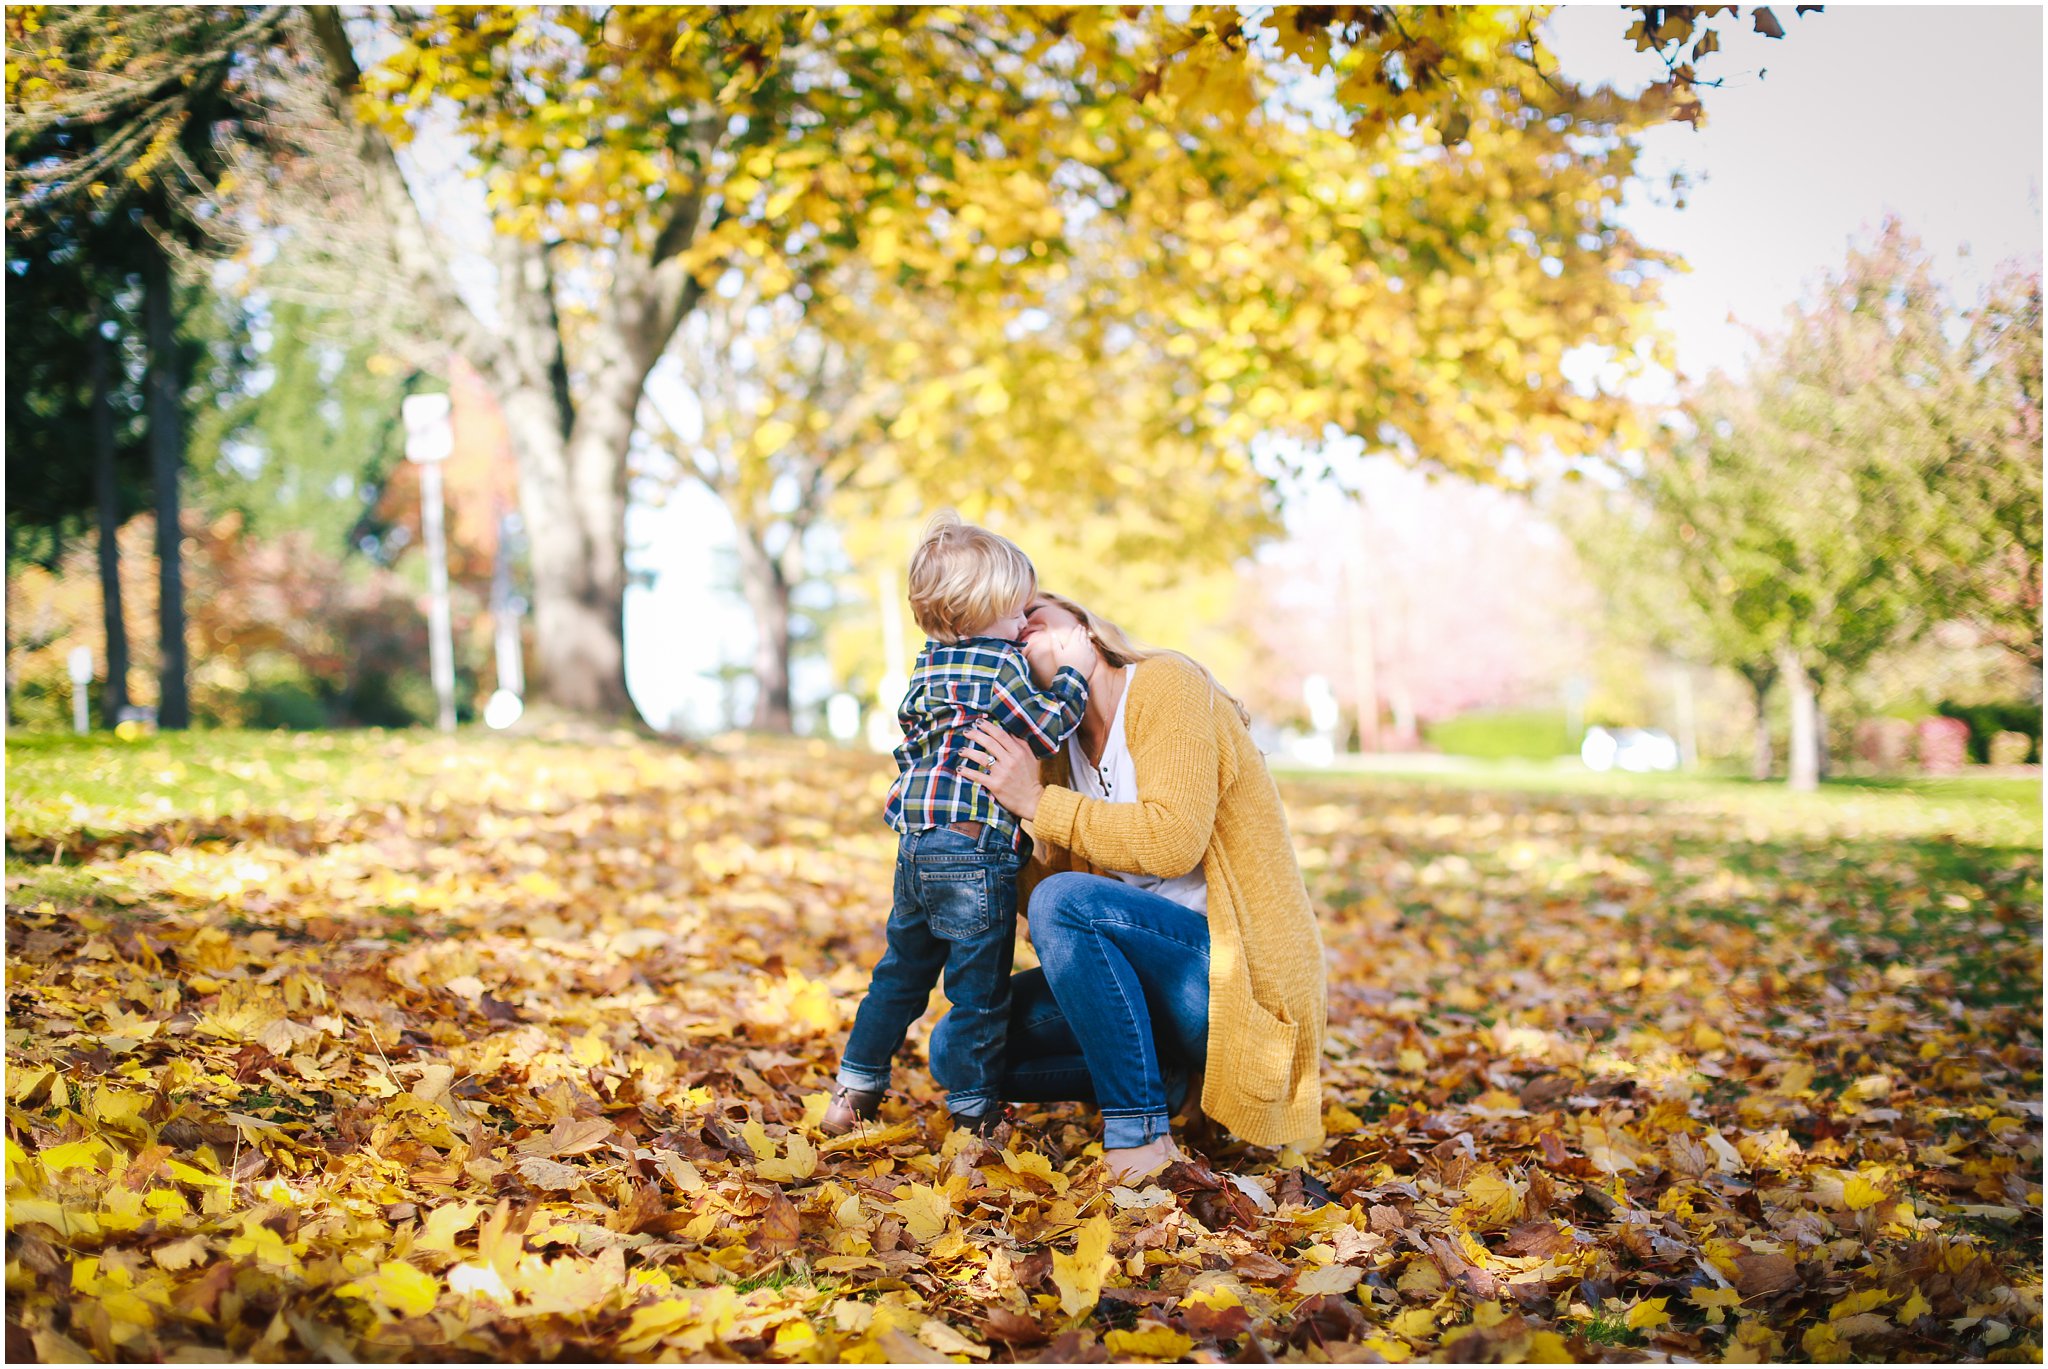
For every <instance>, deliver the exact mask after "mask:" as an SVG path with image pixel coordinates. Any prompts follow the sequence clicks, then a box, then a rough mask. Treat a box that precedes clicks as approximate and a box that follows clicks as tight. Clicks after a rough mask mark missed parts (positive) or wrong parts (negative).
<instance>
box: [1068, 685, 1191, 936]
mask: <svg viewBox="0 0 2048 1369" xmlns="http://www.w3.org/2000/svg"><path fill="white" fill-rule="evenodd" d="M1137 669H1138V667H1137V666H1136V665H1135V664H1133V665H1127V666H1125V667H1124V692H1123V695H1122V697H1121V698H1119V699H1118V700H1117V701H1116V716H1115V717H1114V718H1112V719H1110V722H1109V740H1108V741H1106V742H1104V743H1103V746H1102V764H1101V766H1099V767H1097V766H1095V765H1091V764H1090V763H1089V761H1088V753H1087V751H1086V750H1085V749H1083V747H1082V746H1081V729H1080V728H1078V727H1077V728H1075V729H1074V730H1073V731H1072V732H1070V733H1068V734H1067V767H1068V771H1069V773H1070V774H1071V775H1072V776H1073V779H1074V788H1075V790H1076V791H1077V792H1078V793H1080V794H1081V795H1082V796H1083V797H1085V798H1091V799H1103V800H1106V801H1107V802H1110V803H1136V802H1137V801H1138V776H1137V774H1136V772H1135V769H1134V767H1133V766H1132V765H1131V749H1130V747H1129V746H1127V745H1125V743H1124V702H1125V701H1126V700H1128V699H1129V698H1130V697H1131V676H1132V675H1133V674H1134V673H1135V672H1136V671H1137ZM1109 873H1111V874H1113V875H1115V876H1116V877H1117V878H1118V879H1120V880H1122V881H1123V882H1124V883H1126V884H1130V885H1134V886H1136V887H1137V888H1140V889H1144V890H1146V891H1147V892H1150V893H1154V894H1158V895H1159V896H1160V897H1161V898H1170V899H1172V900H1173V901H1174V902H1175V903H1178V904H1179V905H1180V906H1181V907H1183V908H1191V909H1193V910H1194V911H1195V912H1198V913H1200V914H1202V915H1203V916H1204V917H1207V916H1208V915H1209V881H1208V880H1207V879H1206V878H1205V877H1204V876H1203V874H1202V867H1201V866H1199V865H1197V866H1196V867H1195V868H1194V869H1192V870H1190V871H1188V872H1187V873H1186V874H1184V875H1181V876H1180V877H1178V878H1176V879H1162V878H1160V877H1159V876H1158V875H1134V874H1127V873H1125V872H1124V871H1122V870H1112V871H1110V872H1109Z"/></svg>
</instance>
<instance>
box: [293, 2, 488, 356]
mask: <svg viewBox="0 0 2048 1369" xmlns="http://www.w3.org/2000/svg"><path fill="white" fill-rule="evenodd" d="M306 22H307V26H308V27H309V28H310V29H311V31H312V34H313V38H314V42H315V44H316V45H317V46H318V48H319V51H320V54H321V57H322V59H323V62H324V64H325V66H326V68H327V75H328V81H329V92H328V93H329V97H330V102H331V104H332V105H333V107H334V112H335V114H336V116H337V117H338V118H339V119H340V120H341V122H342V124H343V125H344V127H347V128H349V129H351V130H352V131H353V133H354V141H355V149H354V150H355V154H356V156H357V158H358V159H359V160H360V161H361V163H362V166H363V172H364V176H363V188H364V192H365V194H366V195H367V197H368V198H369V200H370V203H371V204H372V205H373V206H374V208H375V209H376V211H377V212H378V213H380V214H382V215H383V216H384V218H385V220H386V221H387V222H388V223H389V224H390V226H391V245H392V252H393V255H395V256H396V257H397V259H398V264H399V268H400V270H402V271H403V272H404V273H405V275H406V277H407V282H406V283H407V285H408V286H409V287H410V288H411V289H412V291H413V292H414V293H415V295H416V296H417V297H418V299H419V301H420V305H421V308H422V310H423V312H424V313H426V314H427V315H428V316H430V317H435V318H437V319H438V320H439V321H440V324H441V326H442V327H443V328H445V329H446V330H447V332H448V334H449V336H450V340H451V342H452V344H453V346H454V348H455V350H456V351H458V352H460V353H461V354H462V355H463V356H464V357H465V358H466V359H467V360H468V361H469V363H470V365H472V366H474V367H475V368H476V369H477V370H478V371H481V372H483V373H484V374H486V375H491V374H496V373H499V372H501V371H502V370H503V367H504V363H505V362H506V361H507V360H508V359H509V358H508V357H507V355H506V349H505V346H504V343H503V342H502V341H501V340H500V339H499V338H498V337H497V335H495V334H494V333H492V332H491V331H490V330H489V329H487V328H486V327H484V325H483V322H482V320H480V319H478V318H477V316H476V315H475V314H474V313H472V312H471V311H470V308H469V306H468V305H467V304H465V303H463V300H462V295H461V293H460V292H459V291H457V290H456V288H455V282H454V278H453V277H452V276H451V275H450V274H449V271H448V264H447V261H446V260H445V259H444V258H443V257H442V256H441V254H440V252H438V251H437V250H436V249H435V247H434V244H433V241H432V238H431V236H430V234H429V232H428V229H427V224H426V220H425V219H424V218H423V217H421V215H420V210H419V205H418V203H417V202H415V201H414V199H413V197H412V191H411V189H410V187H408V186H407V185H406V183H405V175H404V173H403V172H402V171H400V170H399V166H398V157H397V154H396V153H394V152H393V151H392V148H391V144H390V141H389V140H388V139H387V138H385V136H384V135H383V134H382V133H381V132H379V131H378V130H377V129H375V128H372V127H371V126H370V125H369V124H367V123H365V122H363V121H362V120H361V119H359V118H357V117H356V115H355V112H354V111H353V110H352V109H351V108H350V104H351V102H352V101H353V99H354V97H355V96H356V95H357V94H358V93H359V92H360V91H361V88H362V76H363V73H362V69H361V68H360V67H359V66H357V65H356V58H355V51H354V49H353V48H352V47H351V46H350V45H349V41H348V30H347V29H346V27H345V26H344V25H343V23H342V18H341V10H340V8H339V7H337V6H334V5H313V6H309V7H308V8H307V11H306Z"/></svg>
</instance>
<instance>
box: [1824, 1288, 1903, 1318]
mask: <svg viewBox="0 0 2048 1369" xmlns="http://www.w3.org/2000/svg"><path fill="white" fill-rule="evenodd" d="M1891 1300H1892V1295H1891V1294H1889V1293H1887V1292H1885V1291H1884V1290H1883V1289H1882V1288H1865V1289H1862V1290H1860V1291H1858V1292H1855V1293H1851V1294H1850V1295H1849V1296H1848V1297H1846V1298H1844V1299H1842V1300H1841V1301H1840V1302H1838V1303H1836V1304H1835V1305H1834V1306H1833V1307H1830V1308H1829V1309H1828V1320H1829V1321H1840V1320H1841V1319H1842V1318H1844V1317H1853V1316H1855V1315H1856V1314H1857V1313H1859V1312H1868V1311H1871V1310H1872V1309H1874V1308H1879V1307H1883V1306H1884V1305H1885V1304H1886V1303H1888V1302H1890V1301H1891Z"/></svg>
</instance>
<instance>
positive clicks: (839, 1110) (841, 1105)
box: [818, 1082, 882, 1136]
mask: <svg viewBox="0 0 2048 1369" xmlns="http://www.w3.org/2000/svg"><path fill="white" fill-rule="evenodd" d="M829 1092H830V1095H831V1099H832V1101H831V1103H830V1104H828V1105H827V1106H826V1108H825V1117H824V1120H823V1121H821V1122H819V1123H818V1130H820V1131H822V1132H824V1133H825V1134H826V1135H827V1136H844V1135H845V1134H846V1133H847V1132H849V1131H852V1130H853V1129H854V1127H855V1126H857V1125H859V1124H860V1123H862V1122H872V1121H874V1120H875V1118H876V1116H878V1115H879V1114H880V1113H881V1111H882V1090H881V1089H850V1088H848V1087H846V1085H844V1084H841V1083H837V1082H834V1083H833V1085H832V1087H831V1089H830V1090H829Z"/></svg>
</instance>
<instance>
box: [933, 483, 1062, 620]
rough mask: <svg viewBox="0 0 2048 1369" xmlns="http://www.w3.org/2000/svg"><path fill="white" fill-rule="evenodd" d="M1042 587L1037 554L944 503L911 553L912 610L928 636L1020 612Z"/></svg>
mask: <svg viewBox="0 0 2048 1369" xmlns="http://www.w3.org/2000/svg"><path fill="white" fill-rule="evenodd" d="M1037 587H1038V572H1037V571H1036V570H1035V569H1033V568H1032V565H1031V558H1030V557H1028V556H1026V555H1025V554H1024V552H1023V549H1022V548H1020V547H1019V546H1018V545H1017V544H1016V543H1015V542H1012V541H1011V540H1010V539H1009V538H1007V537H998V536H997V535H996V534H994V533H992V532H990V531H989V530H988V529H987V528H977V527H976V526H974V524H972V523H963V522H961V521H960V515H959V514H957V513H955V512H953V510H951V509H941V510H939V511H938V512H937V513H935V514H933V515H932V520H931V522H929V523H927V524H925V525H924V536H923V537H922V538H920V539H919V541H918V544H917V550H916V551H915V552H913V553H911V557H910V612H911V614H912V615H913V616H914V617H916V619H917V625H918V626H919V627H920V628H922V629H923V630H924V633H925V635H926V636H927V637H930V638H932V639H933V640H934V641H939V642H957V641H959V640H960V639H961V638H963V637H967V636H971V635H972V634H973V633H974V632H975V631H977V630H978V629H981V628H985V627H987V626H989V625H990V624H991V623H994V622H995V621H997V620H998V619H1000V618H1005V617H1008V616H1009V615H1010V614H1012V613H1017V612H1020V611H1021V610H1022V609H1023V607H1024V605H1025V604H1027V603H1029V602H1030V600H1031V592H1032V591H1033V590H1034V589H1036V588H1037Z"/></svg>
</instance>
